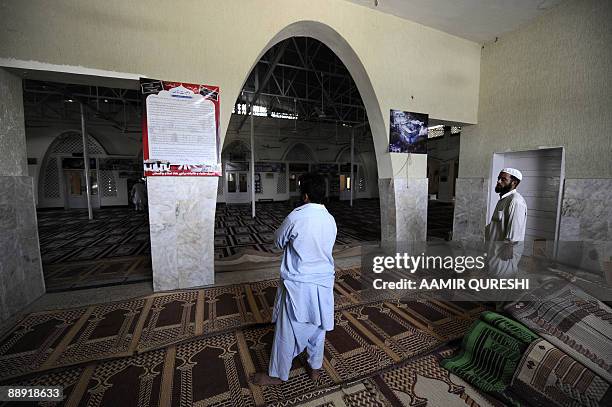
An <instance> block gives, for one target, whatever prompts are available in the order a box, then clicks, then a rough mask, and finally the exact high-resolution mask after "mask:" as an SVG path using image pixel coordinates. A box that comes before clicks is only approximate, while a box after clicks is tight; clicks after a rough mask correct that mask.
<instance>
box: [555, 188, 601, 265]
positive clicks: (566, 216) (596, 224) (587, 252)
mask: <svg viewBox="0 0 612 407" xmlns="http://www.w3.org/2000/svg"><path fill="white" fill-rule="evenodd" d="M610 202H612V179H609V178H604V179H592V178H591V179H566V180H565V187H564V193H563V200H562V204H561V223H560V226H559V240H560V243H559V245H560V248H559V259H560V260H561V261H567V262H569V263H571V264H575V265H577V266H580V267H581V268H584V269H588V270H592V271H597V272H600V271H602V269H603V268H604V264H603V263H604V262H609V261H611V260H612V258H611V256H612V244H611V242H612V205H610Z"/></svg>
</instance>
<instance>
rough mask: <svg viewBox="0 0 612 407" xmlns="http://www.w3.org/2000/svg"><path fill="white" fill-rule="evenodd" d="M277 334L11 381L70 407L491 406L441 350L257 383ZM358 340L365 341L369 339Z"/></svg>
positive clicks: (330, 365) (231, 336)
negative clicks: (47, 390) (313, 376)
mask: <svg viewBox="0 0 612 407" xmlns="http://www.w3.org/2000/svg"><path fill="white" fill-rule="evenodd" d="M272 330H273V327H271V326H270V327H263V328H246V329H243V330H235V331H232V332H226V333H220V334H216V335H213V336H210V337H206V338H198V339H195V340H191V341H188V342H184V343H181V344H177V345H171V346H168V347H166V348H163V349H158V350H153V351H149V352H145V353H141V354H137V355H134V356H131V357H124V358H117V359H111V360H105V361H94V362H92V363H89V364H84V365H80V366H75V367H69V368H65V369H62V370H55V371H51V372H44V373H41V374H36V375H30V376H28V377H23V378H21V379H19V380H16V381H12V382H10V384H11V385H38V386H51V385H54V386H62V387H63V388H64V395H65V397H66V399H65V402H64V405H66V406H70V407H72V406H117V407H121V406H141V407H147V406H157V405H160V406H162V405H163V406H192V405H227V406H263V405H271V406H293V405H304V403H307V404H306V405H315V406H323V405H325V406H332V405H343V404H340V403H344V404H345V405H351V406H353V405H367V406H369V405H376V404H373V402H378V403H379V404H378V405H381V406H383V405H410V406H424V405H425V404H426V403H427V402H428V401H430V400H431V401H434V400H435V401H437V402H439V403H442V404H441V405H449V406H452V405H456V406H464V405H467V406H479V405H487V406H488V405H490V404H489V403H487V402H486V398H484V397H483V396H482V395H480V394H479V393H478V392H477V391H476V390H474V389H473V388H471V387H469V385H465V383H463V382H462V381H460V379H457V378H455V377H451V376H450V374H449V372H448V371H446V370H444V369H442V368H441V367H440V366H439V360H440V358H442V357H445V356H448V355H449V354H450V353H451V352H452V351H453V349H452V348H447V347H439V348H438V349H434V350H433V351H431V349H430V348H429V347H425V348H423V349H421V350H420V351H419V352H418V353H417V354H416V355H414V357H411V358H407V359H401V360H399V361H398V362H397V363H393V364H390V365H388V366H387V368H386V369H381V365H379V364H375V363H372V364H368V363H367V361H366V360H363V361H362V362H361V363H362V364H363V366H360V371H359V373H358V374H356V373H354V372H350V373H349V374H348V375H346V374H345V373H346V372H344V371H342V370H340V371H339V370H338V369H337V368H336V366H338V365H339V363H348V362H347V361H348V360H350V359H353V360H354V362H353V363H356V361H357V359H358V358H357V357H356V356H355V355H353V354H352V353H348V354H346V355H344V356H341V355H340V356H333V357H330V355H329V354H327V355H326V357H325V360H324V365H323V371H322V374H321V377H320V378H319V379H318V380H317V381H316V382H313V381H312V380H310V378H309V377H308V374H307V371H306V369H305V364H306V362H305V358H304V357H303V355H301V356H300V357H298V358H296V359H295V360H294V363H293V366H292V369H291V372H290V376H289V377H290V378H289V381H287V382H285V383H283V384H281V385H278V386H267V387H264V386H261V387H260V386H256V385H253V384H251V383H249V380H248V378H249V376H250V375H251V374H253V373H254V372H256V371H265V370H266V368H267V363H268V360H269V354H270V348H271V343H272V338H273V335H272V334H271V331H272ZM357 335H359V336H361V337H362V338H363V339H362V340H364V341H365V338H366V336H367V335H365V334H363V333H358V334H357ZM338 340H339V339H338V338H329V339H327V340H326V344H325V346H326V348H327V347H332V346H334V347H335V348H338V347H339V345H338ZM361 353H367V352H364V351H362V352H361ZM336 358H341V359H336ZM351 378H356V379H355V380H351ZM334 400H336V401H338V402H339V404H335V403H333V402H334ZM446 402H448V404H447V403H446ZM330 403H332V404H330ZM59 404H60V403H45V404H44V405H46V406H51V405H59ZM41 405H42V403H41Z"/></svg>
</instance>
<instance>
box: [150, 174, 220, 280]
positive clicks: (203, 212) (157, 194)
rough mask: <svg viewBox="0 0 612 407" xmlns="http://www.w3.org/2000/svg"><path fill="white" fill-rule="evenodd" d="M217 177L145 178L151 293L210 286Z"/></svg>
mask: <svg viewBox="0 0 612 407" xmlns="http://www.w3.org/2000/svg"><path fill="white" fill-rule="evenodd" d="M217 182H218V178H217V177H148V178H147V190H148V194H149V223H150V229H151V259H152V265H153V289H154V291H163V290H174V289H178V288H189V287H198V286H202V285H208V284H213V283H214V275H215V271H214V250H215V248H214V232H215V230H214V229H215V207H216V203H217Z"/></svg>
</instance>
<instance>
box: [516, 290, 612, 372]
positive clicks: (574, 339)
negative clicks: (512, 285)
mask: <svg viewBox="0 0 612 407" xmlns="http://www.w3.org/2000/svg"><path fill="white" fill-rule="evenodd" d="M505 310H506V311H507V312H509V313H510V315H512V316H513V317H514V318H515V319H516V320H518V321H519V322H521V323H522V324H525V325H526V326H527V327H529V328H530V329H532V330H533V331H534V332H536V333H538V334H539V335H540V336H542V337H543V338H544V339H546V340H547V341H549V342H551V343H552V344H553V345H555V346H557V347H558V348H560V349H561V350H562V351H564V352H565V353H567V354H569V355H571V356H572V357H573V358H574V359H576V360H578V361H579V362H580V363H582V364H583V365H584V366H586V367H588V368H589V369H591V370H593V371H594V372H595V373H597V374H598V375H600V376H601V377H603V378H604V379H605V380H606V381H607V382H608V383H611V384H612V309H611V308H610V307H609V306H607V305H606V304H604V303H602V302H601V301H598V300H597V299H596V298H594V297H592V296H590V295H588V294H587V293H585V292H584V291H582V290H580V289H579V288H577V287H575V286H572V285H568V283H567V281H565V280H561V279H559V280H556V279H554V280H550V281H549V282H548V283H547V284H544V285H543V287H542V289H538V290H537V291H536V292H534V293H533V294H531V295H528V296H526V297H525V298H523V299H522V300H521V301H517V302H515V303H513V304H510V305H508V306H507V307H506V308H505Z"/></svg>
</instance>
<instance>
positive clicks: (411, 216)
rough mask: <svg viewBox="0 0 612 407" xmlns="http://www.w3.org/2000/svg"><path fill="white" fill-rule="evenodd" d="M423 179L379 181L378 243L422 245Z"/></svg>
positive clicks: (424, 227)
mask: <svg viewBox="0 0 612 407" xmlns="http://www.w3.org/2000/svg"><path fill="white" fill-rule="evenodd" d="M427 182H428V181H427V178H381V179H379V180H378V191H379V195H380V223H381V242H382V244H383V245H388V244H392V243H394V242H415V241H416V242H424V241H425V240H426V238H427Z"/></svg>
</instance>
